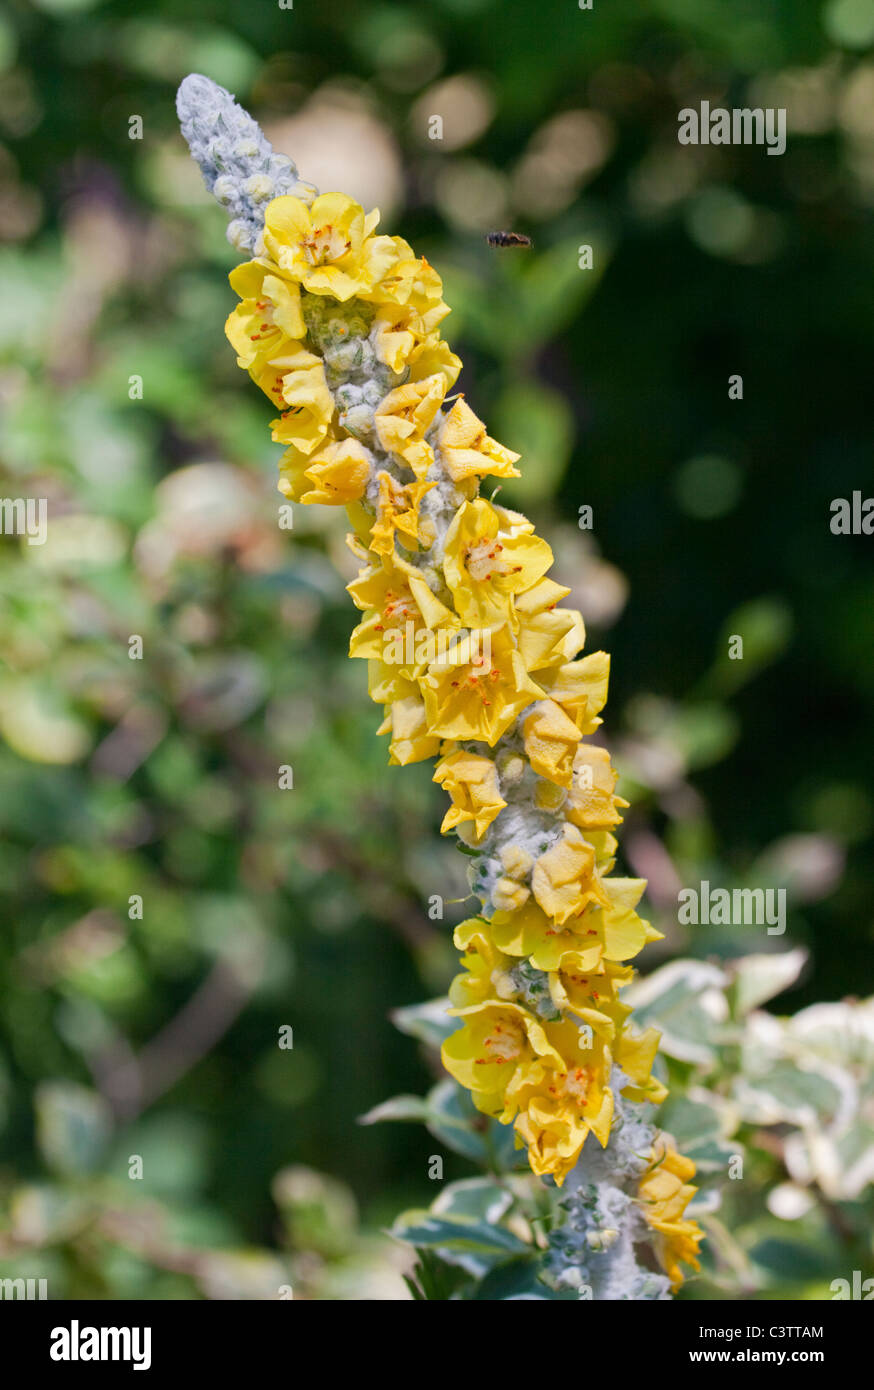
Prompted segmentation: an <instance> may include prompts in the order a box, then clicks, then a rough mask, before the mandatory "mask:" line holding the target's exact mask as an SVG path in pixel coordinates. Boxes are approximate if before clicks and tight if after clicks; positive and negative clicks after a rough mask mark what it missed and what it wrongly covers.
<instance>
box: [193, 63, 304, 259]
mask: <svg viewBox="0 0 874 1390" xmlns="http://www.w3.org/2000/svg"><path fill="white" fill-rule="evenodd" d="M176 110H177V112H178V113H179V124H180V125H181V127H182V134H183V135H184V136H185V139H186V140H187V141H188V147H189V149H190V150H191V153H192V156H193V157H194V159H195V160H196V162H197V164H198V165H199V166H200V171H201V173H202V174H203V181H204V183H205V184H206V187H207V189H208V190H209V192H210V193H212V194H213V196H214V197H215V198H216V199H217V200H218V202H220V203H221V205H222V207H224V208H226V209H227V211H228V213H229V214H230V216H231V219H232V220H231V223H230V226H229V227H228V241H230V243H231V245H232V246H234V247H235V248H236V250H238V251H240V252H253V251H255V250H256V248H257V246H258V244H259V241H260V238H261V232H262V229H263V226H264V209H265V207H266V205H267V203H268V202H270V200H271V199H273V198H278V197H280V196H281V195H282V194H286V193H292V194H294V196H295V197H297V198H300V199H301V200H302V201H303V202H305V203H311V202H312V200H313V198H314V197H315V196H316V190H315V188H313V186H312V184H309V183H304V182H302V180H300V179H299V178H298V176H297V169H296V167H295V165H294V164H293V163H292V161H291V160H290V159H289V158H288V156H287V155H277V154H274V152H273V147H272V146H271V144H270V141H269V140H268V139H267V138H266V137H265V135H264V134H263V132H262V130H261V127H260V126H259V125H258V123H257V121H254V120H253V119H252V117H251V116H250V115H249V113H248V111H244V110H243V108H242V106H238V105H237V103H236V102H235V101H234V98H233V97H232V96H231V94H230V92H226V91H225V89H224V87H220V86H219V85H218V83H216V82H212V81H211V80H210V79H209V78H208V77H202V76H201V75H200V73H191V75H190V76H189V77H186V78H185V80H184V82H182V84H181V85H180V87H179V91H178V92H177V94H176Z"/></svg>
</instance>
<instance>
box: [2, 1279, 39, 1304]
mask: <svg viewBox="0 0 874 1390" xmlns="http://www.w3.org/2000/svg"><path fill="white" fill-rule="evenodd" d="M48 1296H49V1281H48V1279H0V1299H16V1298H21V1299H31V1300H33V1301H34V1302H35V1301H37V1300H44V1299H47V1298H48Z"/></svg>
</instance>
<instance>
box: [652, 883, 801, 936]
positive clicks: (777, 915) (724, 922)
mask: <svg viewBox="0 0 874 1390" xmlns="http://www.w3.org/2000/svg"><path fill="white" fill-rule="evenodd" d="M677 921H678V922H679V923H680V926H682V927H690V926H692V927H699V926H701V927H708V926H713V927H765V926H766V927H767V928H768V935H769V936H782V935H783V933H784V932H785V930H786V889H785V888H732V889H729V888H711V887H710V884H709V882H708V880H707V879H706V878H705V879H703V880H702V882H701V883H700V885H699V886H698V888H681V889H680V891H679V893H678V894H677Z"/></svg>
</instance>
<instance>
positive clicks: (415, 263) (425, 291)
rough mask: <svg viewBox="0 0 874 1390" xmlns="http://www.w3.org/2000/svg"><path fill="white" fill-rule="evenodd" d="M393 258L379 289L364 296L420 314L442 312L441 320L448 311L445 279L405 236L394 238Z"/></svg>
mask: <svg viewBox="0 0 874 1390" xmlns="http://www.w3.org/2000/svg"><path fill="white" fill-rule="evenodd" d="M392 242H393V247H394V259H393V261H392V262H391V265H390V266H389V267H388V268H387V269H386V271H385V273H384V274H383V276H382V278H381V280H380V281H379V284H378V285H377V286H376V288H375V289H374V290H373V291H372V292H370V293H369V294H366V295H365V296H364V298H366V299H370V300H372V301H376V302H378V303H382V304H401V305H407V306H409V308H410V309H412V310H414V311H415V312H417V313H419V314H423V315H424V314H427V313H428V312H429V311H430V310H432V309H437V310H438V311H440V318H439V319H437V321H436V322H438V323H439V322H440V321H441V320H442V319H443V318H444V317H445V316H446V314H448V313H449V309H448V306H447V305H445V304H444V303H443V302H442V301H443V281H442V280H441V279H440V276H439V275H438V274H437V271H436V270H435V269H434V267H433V266H432V265H431V264H430V263H429V262H428V261H427V260H426V258H425V257H424V256H417V255H416V254H415V253H414V251H413V248H412V246H410V244H409V242H407V241H404V239H403V237H399V236H396V237H392Z"/></svg>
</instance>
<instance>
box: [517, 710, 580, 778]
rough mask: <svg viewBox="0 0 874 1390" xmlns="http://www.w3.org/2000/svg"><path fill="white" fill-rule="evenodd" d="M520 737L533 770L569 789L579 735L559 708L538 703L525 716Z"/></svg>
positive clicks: (572, 722)
mask: <svg viewBox="0 0 874 1390" xmlns="http://www.w3.org/2000/svg"><path fill="white" fill-rule="evenodd" d="M522 736H523V738H524V740H525V752H526V753H527V754H528V760H529V762H530V763H531V766H532V767H533V769H534V771H535V772H536V773H538V775H539V776H540V777H546V778H548V779H549V781H550V782H556V783H557V784H558V785H559V786H561V787H569V786H570V785H571V781H572V778H573V774H574V754H575V752H576V748H577V744H578V743H579V741H580V739H581V737H582V735H581V733H580V731H579V729H578V728H577V726H576V724H575V723H574V721H573V720H572V719H571V718H570V717H569V716H568V715H567V714H565V712H564V710H563V709H562V707H561V705H557V704H556V703H555V701H554V700H541V701H540V703H539V704H537V705H535V706H534V708H533V710H532V711H531V713H530V714H528V715H526V717H525V721H524V723H523V725H522Z"/></svg>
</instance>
